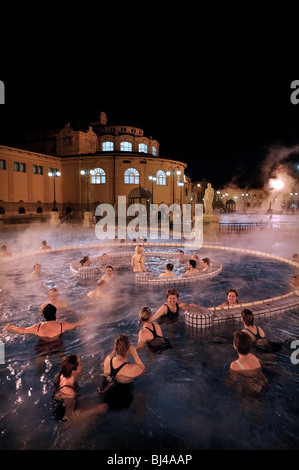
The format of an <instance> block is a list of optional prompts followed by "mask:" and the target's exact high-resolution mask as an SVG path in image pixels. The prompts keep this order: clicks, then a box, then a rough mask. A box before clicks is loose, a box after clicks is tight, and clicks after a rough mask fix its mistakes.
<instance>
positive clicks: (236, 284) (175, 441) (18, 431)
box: [0, 247, 299, 452]
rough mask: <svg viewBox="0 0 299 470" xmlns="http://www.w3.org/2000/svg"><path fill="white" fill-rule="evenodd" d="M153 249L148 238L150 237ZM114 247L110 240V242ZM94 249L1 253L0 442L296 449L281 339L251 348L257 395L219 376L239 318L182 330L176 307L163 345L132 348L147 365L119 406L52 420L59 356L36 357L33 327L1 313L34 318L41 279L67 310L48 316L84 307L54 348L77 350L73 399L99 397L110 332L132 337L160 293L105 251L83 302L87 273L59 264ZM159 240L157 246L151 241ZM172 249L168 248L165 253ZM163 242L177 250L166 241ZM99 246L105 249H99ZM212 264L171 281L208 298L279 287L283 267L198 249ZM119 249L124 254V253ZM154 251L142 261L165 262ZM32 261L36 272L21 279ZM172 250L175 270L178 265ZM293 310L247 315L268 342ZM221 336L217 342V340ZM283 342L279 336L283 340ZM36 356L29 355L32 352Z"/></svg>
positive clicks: (259, 295)
mask: <svg viewBox="0 0 299 470" xmlns="http://www.w3.org/2000/svg"><path fill="white" fill-rule="evenodd" d="M149 249H150V250H153V251H155V248H152V247H151V248H149ZM119 250H121V248H119ZM99 251H101V252H105V248H104V247H103V249H102V250H99V249H90V250H89V251H88V253H87V252H86V250H81V249H78V250H69V251H61V252H53V253H47V254H44V255H41V256H40V257H39V258H38V259H37V260H36V259H32V258H30V259H28V258H23V259H20V260H18V262H17V263H13V262H10V261H8V262H7V263H6V264H5V272H4V270H3V266H2V271H1V292H0V301H1V305H2V328H1V333H2V338H1V339H2V341H3V342H4V343H5V364H1V365H0V367H1V374H0V378H1V402H0V403H1V404H0V407H1V410H0V413H1V414H0V416H1V421H0V423H1V424H0V426H1V449H12V450H16V449H24V450H25V449H26V450H29V449H41V450H46V449H53V450H62V449H78V450H80V449H82V450H87V449H92V450H93V449H97V450H110V449H111V450H127V449H131V450H155V451H156V452H158V451H159V450H160V451H162V450H173V451H175V450H181V451H184V450H189V451H190V450H201V449H203V450H205V449H297V448H298V446H299V427H298V382H299V369H298V367H299V366H298V365H294V364H292V362H291V360H290V355H291V353H292V350H291V349H290V348H289V346H286V347H284V348H282V349H281V350H280V351H278V352H274V353H266V352H264V351H262V350H259V349H257V348H254V351H253V352H254V354H256V355H257V356H258V357H259V359H260V360H261V362H262V366H263V372H264V374H265V376H266V378H267V379H268V382H269V387H268V389H267V390H266V391H265V392H264V393H263V394H262V395H261V396H251V395H247V394H246V393H245V392H244V391H243V392H240V390H238V389H237V388H236V387H234V386H230V385H228V383H227V379H228V372H229V365H230V363H231V361H233V360H235V359H236V358H237V355H236V352H235V350H234V349H233V346H232V337H233V332H234V331H235V330H236V329H239V328H240V327H241V324H240V323H226V324H225V325H220V326H213V327H211V328H210V329H207V330H204V331H197V330H193V329H192V330H190V329H189V328H188V327H187V326H186V325H185V322H184V317H183V315H181V317H180V318H179V320H178V321H176V322H175V323H171V324H170V323H169V324H167V323H165V324H164V323H163V324H162V325H161V326H162V329H163V333H164V335H165V336H166V337H167V338H168V340H169V341H170V342H171V344H172V346H173V348H172V349H171V350H168V351H164V352H162V353H161V354H158V355H157V354H153V353H152V352H151V351H150V350H149V349H147V348H146V349H144V350H142V351H140V357H141V359H142V360H143V362H144V363H145V365H146V367H147V371H146V373H145V374H144V375H142V376H141V377H139V378H138V379H137V380H136V381H135V383H134V386H133V401H132V403H131V405H130V406H129V408H128V409H125V410H121V411H108V412H107V413H105V414H103V415H100V416H99V415H98V416H94V417H90V418H89V419H88V420H82V421H79V422H77V423H76V426H72V425H70V424H69V423H63V422H60V421H58V420H57V417H56V415H55V402H54V401H53V399H52V395H53V391H54V376H55V374H56V373H57V372H58V370H59V364H60V358H61V356H59V355H57V354H53V355H51V354H49V355H46V356H43V357H41V358H40V357H39V356H38V354H37V352H36V344H37V342H38V339H37V337H35V336H33V335H18V334H14V333H12V332H9V331H6V330H5V329H4V326H5V325H6V324H7V323H9V322H12V323H13V324H15V325H18V326H29V325H32V324H34V323H38V322H39V321H40V319H41V317H40V314H39V308H40V306H41V304H42V303H43V302H45V300H46V298H47V292H48V289H49V288H50V287H57V289H58V291H59V298H60V299H63V300H66V301H67V302H68V304H69V305H70V306H71V307H73V309H74V310H65V311H63V312H61V313H58V315H57V319H58V320H59V319H61V320H66V321H70V322H73V321H78V320H80V319H82V318H84V317H85V316H87V315H91V316H93V317H94V321H93V322H92V323H89V324H86V325H85V326H83V327H80V328H78V329H76V330H73V331H69V332H66V333H64V335H63V348H62V351H61V354H62V355H66V354H70V353H76V354H78V355H79V357H80V358H81V360H82V362H83V370H82V374H81V376H80V378H79V387H80V397H79V401H78V408H79V409H88V408H90V407H92V406H94V405H97V404H98V403H99V396H98V385H99V383H100V380H101V373H102V364H103V360H104V358H105V357H106V355H107V354H109V353H110V352H111V350H112V348H113V342H114V339H115V337H116V336H117V335H118V334H119V333H125V334H127V335H128V336H129V338H130V341H131V343H132V344H136V343H137V339H138V332H139V326H138V312H139V310H140V308H141V307H143V306H149V307H150V308H151V309H152V311H153V312H155V311H156V310H157V309H158V308H159V307H160V306H161V305H162V304H163V303H164V302H165V301H166V297H165V291H166V289H165V288H163V287H161V289H157V288H155V289H153V288H150V287H148V288H147V287H144V286H136V284H135V282H134V275H133V274H132V273H131V271H130V268H129V266H128V267H126V266H125V265H124V264H123V262H122V265H121V266H119V268H118V266H117V263H116V262H114V264H113V266H114V271H115V280H114V281H113V286H111V287H110V288H109V289H110V297H109V300H108V301H98V302H96V303H92V302H90V301H88V300H87V297H86V294H87V292H89V291H90V290H94V289H95V279H86V280H82V279H80V278H79V277H78V276H75V275H74V274H73V273H72V272H71V270H70V263H71V262H72V261H73V260H74V259H80V258H81V257H82V256H84V255H86V254H88V255H90V256H92V255H95V254H98V253H99ZM158 251H159V252H160V251H162V250H161V248H160V247H159V249H158ZM169 251H171V249H169V247H168V248H167V252H169ZM173 251H175V252H177V249H176V248H173ZM106 252H107V251H106ZM199 255H200V257H202V256H208V257H210V258H211V259H212V260H215V261H218V262H220V263H221V264H222V267H223V269H222V272H221V273H219V275H217V276H215V277H214V278H211V279H206V280H200V281H199V282H198V283H197V282H196V283H192V284H190V285H189V286H181V287H179V292H180V300H183V301H185V302H191V301H193V302H196V303H197V304H199V305H202V306H206V307H209V306H215V305H219V304H220V303H222V302H223V301H224V300H225V297H226V296H225V293H226V291H227V289H228V288H230V287H233V288H235V289H237V290H238V292H239V299H240V300H241V301H243V302H248V301H252V300H254V299H256V300H259V299H263V298H269V297H274V296H276V295H281V294H284V293H286V292H289V290H290V287H289V284H290V279H291V276H292V274H294V272H296V269H295V268H294V267H293V266H290V265H286V264H284V263H280V262H276V261H273V260H271V259H263V258H256V257H254V256H248V255H240V254H236V253H234V254H233V256H232V255H228V254H227V253H225V252H223V251H221V250H212V249H211V250H210V251H207V250H204V252H203V251H199ZM129 259H130V258H128V264H129ZM166 259H167V257H165V260H164V259H163V258H162V259H161V258H159V259H156V258H155V256H153V258H152V259H151V260H150V261H149V266H148V269H150V270H152V271H153V272H155V273H158V272H162V271H164V268H163V267H164V266H165V261H166ZM35 262H39V263H40V264H41V266H42V277H41V279H40V280H38V281H34V282H33V281H29V280H28V274H29V272H30V271H31V268H32V266H33V264H34V263H35ZM176 263H177V261H174V265H175V269H179V266H178V264H176ZM298 313H299V312H298V311H290V312H288V313H285V314H284V315H283V316H282V315H277V316H273V317H267V318H264V319H261V320H260V321H259V322H258V324H259V325H260V326H261V327H262V328H263V329H264V331H265V332H266V335H267V336H268V337H269V338H271V340H273V341H284V340H290V339H294V340H295V339H298V338H299V320H298ZM218 338H226V339H228V341H227V342H221V341H218ZM287 344H289V343H287ZM39 359H40V360H39Z"/></svg>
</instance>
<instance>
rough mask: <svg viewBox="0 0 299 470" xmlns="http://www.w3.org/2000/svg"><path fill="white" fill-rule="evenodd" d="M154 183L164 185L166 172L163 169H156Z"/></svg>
mask: <svg viewBox="0 0 299 470" xmlns="http://www.w3.org/2000/svg"><path fill="white" fill-rule="evenodd" d="M156 184H159V185H160V186H166V173H165V171H163V170H159V171H157V180H156Z"/></svg>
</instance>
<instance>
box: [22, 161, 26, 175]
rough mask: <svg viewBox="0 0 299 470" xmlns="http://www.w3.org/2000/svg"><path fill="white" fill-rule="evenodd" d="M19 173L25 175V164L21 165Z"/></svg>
mask: <svg viewBox="0 0 299 470" xmlns="http://www.w3.org/2000/svg"><path fill="white" fill-rule="evenodd" d="M21 172H22V173H26V163H21Z"/></svg>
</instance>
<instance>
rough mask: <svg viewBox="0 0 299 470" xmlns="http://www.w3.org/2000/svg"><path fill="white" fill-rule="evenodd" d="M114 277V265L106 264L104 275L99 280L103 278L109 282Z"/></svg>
mask: <svg viewBox="0 0 299 470" xmlns="http://www.w3.org/2000/svg"><path fill="white" fill-rule="evenodd" d="M113 278H114V273H113V267H112V266H106V268H105V274H103V276H102V277H101V278H100V279H99V280H103V281H105V282H107V283H109V282H111V281H113Z"/></svg>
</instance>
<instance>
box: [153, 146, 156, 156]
mask: <svg viewBox="0 0 299 470" xmlns="http://www.w3.org/2000/svg"><path fill="white" fill-rule="evenodd" d="M152 154H153V155H157V149H156V147H154V146H153V147H152Z"/></svg>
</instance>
